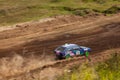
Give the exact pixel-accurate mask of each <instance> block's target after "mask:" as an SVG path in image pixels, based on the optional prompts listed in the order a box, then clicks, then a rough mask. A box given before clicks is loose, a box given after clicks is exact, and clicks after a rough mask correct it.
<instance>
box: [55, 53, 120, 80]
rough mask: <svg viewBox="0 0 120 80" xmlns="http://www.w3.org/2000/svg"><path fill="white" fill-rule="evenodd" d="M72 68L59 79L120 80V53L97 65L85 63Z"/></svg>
mask: <svg viewBox="0 0 120 80" xmlns="http://www.w3.org/2000/svg"><path fill="white" fill-rule="evenodd" d="M70 70H71V72H69V73H68V72H65V73H64V74H63V75H62V76H60V77H58V79H57V80H120V54H114V55H112V58H111V59H109V60H107V61H105V62H102V63H99V64H96V65H94V64H91V63H85V64H83V65H82V66H79V65H78V66H75V67H73V68H72V69H70Z"/></svg>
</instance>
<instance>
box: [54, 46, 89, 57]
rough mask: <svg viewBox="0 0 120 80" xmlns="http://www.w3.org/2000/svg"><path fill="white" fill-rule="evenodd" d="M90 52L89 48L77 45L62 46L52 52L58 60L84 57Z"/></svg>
mask: <svg viewBox="0 0 120 80" xmlns="http://www.w3.org/2000/svg"><path fill="white" fill-rule="evenodd" d="M90 51H91V48H88V47H84V46H79V45H77V44H64V45H62V46H59V47H58V48H56V49H55V50H54V52H55V54H56V57H57V58H58V59H65V58H70V57H74V56H79V55H86V54H88V53H89V52H90Z"/></svg>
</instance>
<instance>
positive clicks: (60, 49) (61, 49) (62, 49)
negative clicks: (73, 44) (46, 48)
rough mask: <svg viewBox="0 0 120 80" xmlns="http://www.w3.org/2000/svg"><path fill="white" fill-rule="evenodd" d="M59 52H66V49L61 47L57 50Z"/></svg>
mask: <svg viewBox="0 0 120 80" xmlns="http://www.w3.org/2000/svg"><path fill="white" fill-rule="evenodd" d="M57 50H59V51H64V50H65V47H59V48H57Z"/></svg>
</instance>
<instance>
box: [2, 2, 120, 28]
mask: <svg viewBox="0 0 120 80" xmlns="http://www.w3.org/2000/svg"><path fill="white" fill-rule="evenodd" d="M113 5H120V1H119V0H107V1H106V0H0V26H5V25H11V24H14V23H19V22H26V21H31V20H38V19H41V18H46V17H51V16H55V15H63V14H76V15H81V16H82V15H85V14H87V13H86V9H87V11H93V10H94V11H97V12H104V11H106V10H107V9H109V8H111V7H112V6H113ZM106 13H109V11H107V12H106Z"/></svg>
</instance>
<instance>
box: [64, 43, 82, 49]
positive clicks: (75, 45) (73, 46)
mask: <svg viewBox="0 0 120 80" xmlns="http://www.w3.org/2000/svg"><path fill="white" fill-rule="evenodd" d="M62 47H65V48H67V49H72V48H80V47H79V46H78V45H77V44H65V45H62Z"/></svg>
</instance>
